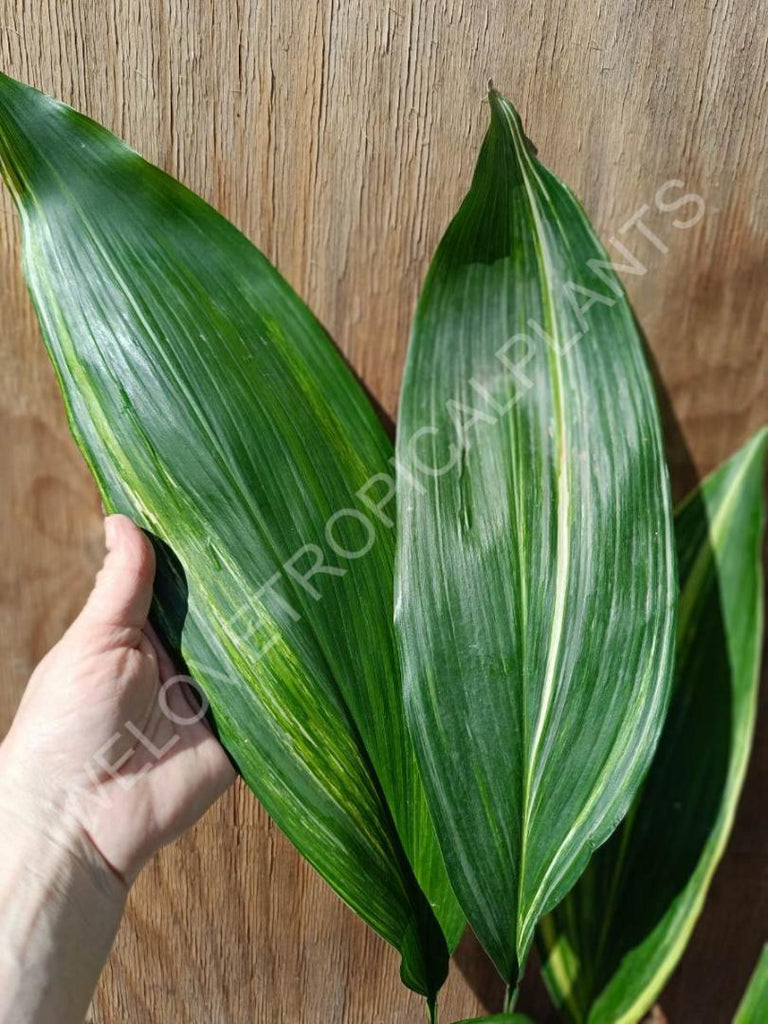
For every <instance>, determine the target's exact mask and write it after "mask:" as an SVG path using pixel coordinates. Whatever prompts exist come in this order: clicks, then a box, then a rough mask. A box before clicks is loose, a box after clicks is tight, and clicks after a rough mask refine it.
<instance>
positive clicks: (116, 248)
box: [0, 76, 462, 1000]
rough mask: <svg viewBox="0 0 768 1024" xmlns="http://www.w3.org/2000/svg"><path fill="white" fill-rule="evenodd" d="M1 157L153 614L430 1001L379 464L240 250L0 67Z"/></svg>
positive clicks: (429, 847)
mask: <svg viewBox="0 0 768 1024" xmlns="http://www.w3.org/2000/svg"><path fill="white" fill-rule="evenodd" d="M0 161H1V163H2V172H3V176H4V178H5V181H6V182H7V184H8V186H9V187H10V189H11V191H12V193H13V197H14V199H15V202H16V205H17V207H18V211H19V215H20V218H21V222H22V225H23V259H24V270H25V274H26V278H27V282H28V284H29V289H30V292H31V294H32V298H33V301H34V303H35V306H36V309H37V313H38V316H39V319H40V323H41V326H42V329H43V334H44V338H45V342H46V344H47V346H48V350H49V352H50V355H51V359H52V361H53V364H54V367H55V369H56V372H57V374H58V378H59V382H60V384H61V388H62V391H63V394H64V400H65V403H66V407H67V412H68V415H69V420H70V425H71V428H72V431H73V433H74V435H75V438H76V439H77V442H78V444H79V445H80V447H81V449H82V451H83V454H84V455H85V458H86V460H87V461H88V464H89V466H90V468H91V470H92V472H93V474H94V476H95V478H96V480H97V482H98V485H99V488H100V490H101V493H102V496H103V499H104V503H105V505H106V507H107V508H108V509H109V510H118V511H121V512H124V513H127V514H128V515H130V516H132V517H133V518H134V519H136V520H137V521H138V522H139V523H140V525H142V526H143V527H144V528H145V529H147V530H148V531H150V532H151V533H152V534H153V535H154V536H155V537H156V538H157V541H158V548H159V549H160V552H161V559H160V573H159V577H158V586H157V603H156V607H155V612H154V615H155V620H156V622H157V624H158V626H159V627H160V629H161V633H162V635H163V637H164V639H165V641H166V643H167V644H168V645H169V646H170V647H171V648H172V650H173V652H174V654H175V655H176V656H177V658H180V659H181V660H183V662H184V663H186V665H187V666H188V668H189V671H190V672H191V674H192V675H193V676H194V678H195V679H196V680H197V681H198V683H199V684H200V685H201V686H202V687H203V689H204V691H205V693H206V694H207V696H208V699H209V701H210V705H211V709H212V715H213V719H214V721H215V724H216V727H217V728H218V731H219V734H220V736H221V738H222V740H223V742H224V743H225V745H226V746H227V748H228V750H229V751H230V753H231V755H232V757H233V759H234V760H235V762H236V763H237V766H238V768H239V769H240V771H241V772H242V774H243V776H244V778H245V780H246V781H247V782H248V784H249V785H250V786H251V788H252V789H253V790H254V792H255V793H256V794H257V795H258V796H259V798H260V799H261V801H262V802H263V803H264V805H265V806H266V808H267V809H268V810H269V812H270V814H271V815H272V816H273V817H274V819H275V820H276V821H277V823H278V824H279V825H280V827H281V828H282V829H283V830H284V831H285V832H286V833H287V835H288V836H289V837H290V838H291V839H292V841H293V842H294V843H295V844H296V846H297V847H298V848H299V850H300V851H301V852H302V853H303V854H304V856H305V857H307V858H308V860H309V861H310V862H311V863H312V864H313V865H314V866H315V867H316V868H317V870H318V871H319V872H320V873H321V874H322V875H323V876H324V878H326V879H327V881H328V882H329V883H330V884H331V885H332V886H333V887H334V889H335V890H336V891H337V892H338V893H339V895H340V896H341V897H342V898H343V899H344V900H346V901H347V903H349V905H350V906H351V907H352V908H353V909H354V910H356V911H357V912H358V913H359V914H360V915H361V916H362V917H363V918H364V919H365V920H366V921H367V922H368V923H369V924H370V925H371V926H372V927H373V928H375V929H376V931H377V932H379V934H380V935H382V936H383V937H384V938H385V939H387V940H388V941H389V942H391V943H392V944H393V945H394V946H396V947H397V949H399V950H400V952H401V954H402V957H403V964H402V976H403V979H404V981H405V982H406V984H408V985H410V986H411V987H412V988H414V989H416V990H417V991H420V992H422V993H424V994H425V995H427V996H428V997H429V998H430V1000H433V999H434V995H435V992H436V990H437V988H438V987H439V985H440V984H441V982H442V980H443V978H444V976H445V972H446V969H447V951H446V943H445V941H444V939H443V935H442V933H441V930H440V927H439V926H438V922H437V920H436V917H437V918H438V919H439V920H440V922H441V924H442V927H443V929H444V931H445V935H446V937H447V940H448V943H449V945H453V944H454V943H455V941H456V940H457V938H458V935H459V933H460V931H461V927H462V918H461V914H460V912H459V911H458V908H457V905H456V902H455V899H454V897H453V894H452V892H451V890H450V887H449V885H448V882H447V878H446V875H445V870H444V867H443V864H442V859H441V857H440V852H439V849H438V846H437V843H436V840H435V837H434V830H433V827H432V824H431V821H430V817H429V814H428V811H427V807H426V802H425V798H424V793H423V789H422V785H421V783H420V781H419V776H418V773H417V771H416V766H415V758H414V754H413V751H412V747H411V744H410V741H409V739H408V734H407V729H406V727H405V721H404V714H403V708H402V698H401V681H400V673H399V668H398V663H397V655H396V648H395V642H394V627H393V624H392V603H393V573H394V568H393V565H394V531H393V528H392V527H393V523H392V519H391V515H392V510H393V504H394V503H393V502H392V503H388V501H387V496H388V492H391V491H392V489H393V484H392V481H391V475H392V467H391V466H390V465H389V460H390V459H391V457H392V450H391V445H390V442H389V441H388V439H387V437H386V436H385V434H384V432H383V430H382V427H381V426H380V424H379V422H378V420H377V418H376V415H375V414H374V412H373V410H372V408H371V406H370V404H369V402H368V401H367V399H366V397H365V395H364V394H363V392H362V390H361V388H360V387H359V386H358V384H357V382H356V381H355V379H354V377H353V376H352V374H351V373H350V372H349V370H348V369H347V367H346V366H345V364H344V362H343V360H342V359H341V358H340V356H339V354H338V353H337V352H336V350H335V349H334V347H333V345H332V344H331V343H330V341H329V339H328V337H327V335H326V334H325V332H324V330H323V329H322V328H321V326H320V325H319V324H318V322H317V321H316V320H315V318H314V317H313V316H312V314H311V313H310V312H309V310H308V309H307V308H306V306H304V304H303V303H302V302H301V301H300V300H299V299H298V297H297V296H296V295H295V294H294V292H293V291H292V290H291V288H290V287H289V286H288V285H287V284H286V282H285V281H284V280H283V279H282V278H281V277H280V276H279V274H278V273H277V271H276V270H275V269H274V268H273V267H272V266H271V265H270V263H269V262H268V261H267V260H266V259H265V258H264V256H263V255H262V254H261V253H260V252H259V251H258V250H257V249H255V248H254V246H253V245H252V244H251V243H250V242H249V241H248V240H247V239H246V238H244V237H243V236H242V235H241V234H240V233H239V232H238V231H237V230H236V229H235V228H234V227H233V226H232V225H231V224H229V223H228V222H227V221H226V220H224V218H223V217H221V216H219V214H217V213H216V212H215V211H214V210H213V209H211V208H210V207H209V206H208V205H207V204H206V203H204V202H203V201H202V200H201V199H199V198H198V197H197V196H195V195H193V194H192V193H191V192H189V191H188V190H187V189H185V188H184V187H182V186H181V185H180V184H179V183H178V182H176V181H174V180H173V179H172V178H170V177H168V176H167V175H165V174H164V173H162V172H161V171H160V170H158V169H157V168H155V167H152V166H151V165H150V164H148V163H146V162H145V161H144V160H142V159H141V157H140V156H139V155H138V154H137V153H135V152H134V151H133V150H131V149H129V148H128V147H127V146H126V145H124V144H123V143H122V142H120V141H119V140H118V139H116V138H114V136H112V135H110V134H109V133H108V132H107V131H106V130H105V129H103V128H101V127H100V126H99V125H97V124H95V123H94V122H92V121H90V120H88V119H87V118H85V117H83V116H82V115H81V114H78V113H77V112H75V111H74V110H72V109H70V108H68V107H65V106H63V105H62V104H60V103H56V102H54V101H53V100H51V99H48V98H47V97H45V96H43V95H42V94H40V93H38V92H36V91H35V90H32V89H30V88H28V87H26V86H24V85H22V84H20V83H18V82H14V81H13V80H11V79H10V78H7V77H5V76H0Z"/></svg>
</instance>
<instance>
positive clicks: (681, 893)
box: [540, 430, 768, 1024]
mask: <svg viewBox="0 0 768 1024" xmlns="http://www.w3.org/2000/svg"><path fill="white" fill-rule="evenodd" d="M767 448H768V430H762V431H760V433H758V434H757V435H755V437H753V438H752V440H751V441H749V443H748V444H746V445H745V446H744V447H743V448H742V449H741V450H740V451H739V452H737V453H736V455H734V456H733V457H732V458H731V459H729V460H728V461H727V462H725V463H724V464H723V465H722V466H720V467H719V468H718V469H717V470H716V471H715V472H714V473H713V474H712V475H711V476H710V477H708V478H707V479H706V480H705V481H704V482H703V484H702V485H701V486H700V487H699V488H698V489H697V490H696V491H694V492H693V494H691V495H690V497H689V498H688V499H687V500H686V501H685V502H684V503H683V505H682V506H681V507H680V508H679V510H678V512H677V516H676V537H677V551H678V559H679V570H680V619H679V624H678V640H677V657H676V666H675V683H674V690H673V698H672V702H671V704H670V710H669V714H668V716H667V720H666V723H665V725H664V731H663V733H662V738H661V742H660V744H659V748H658V751H657V753H656V757H655V758H654V761H653V765H652V767H651V770H650V772H649V774H648V778H647V780H646V782H645V783H644V785H643V788H642V791H641V793H640V795H639V796H638V798H637V800H636V802H635V804H634V805H633V807H632V809H631V811H630V813H629V814H628V815H627V817H626V819H625V821H624V823H623V824H622V826H621V828H620V829H619V830H618V831H617V832H616V834H615V835H614V836H613V837H612V838H611V840H610V841H609V842H608V843H606V844H605V846H603V847H602V848H601V849H600V850H598V851H597V853H596V854H595V856H594V858H593V859H592V861H591V863H590V865H589V867H588V869H587V871H586V872H585V874H584V875H583V877H582V879H581V880H580V881H579V883H578V885H577V886H576V888H575V889H574V890H573V891H572V892H571V893H570V895H569V896H568V897H567V898H566V899H565V901H564V902H563V903H562V904H561V905H560V906H559V907H557V908H556V910H555V911H554V912H553V913H552V914H551V915H550V916H549V917H548V918H546V919H545V920H544V921H543V922H542V925H541V930H540V934H541V938H542V943H543V947H544V950H545V959H544V973H545V977H546V979H547V983H548V985H549V988H550V991H551V992H552V994H553V996H554V998H555V1001H556V1002H557V1003H558V1004H559V1005H561V1006H562V1007H563V1008H564V1009H565V1010H566V1011H568V1013H569V1015H570V1017H571V1018H572V1019H573V1020H576V1021H588V1022H589V1024H633V1022H635V1021H639V1020H640V1019H641V1018H642V1016H643V1014H644V1013H645V1012H646V1011H647V1010H648V1009H649V1008H650V1007H651V1005H652V1004H653V1002H654V1000H655V999H656V997H657V996H658V994H659V992H660V991H661V989H662V987H663V985H664V983H665V981H666V980H667V978H668V977H669V975H670V974H671V973H672V971H673V969H674V967H675V965H676V964H677V962H678V960H679V959H680V957H681V955H682V953H683V950H684V949H685V946H686V944H687V942H688V939H689V938H690V935H691V932H692V931H693V927H694V925H695V923H696V920H697V918H698V916H699V914H700V912H701V909H702V906H703V904H704V899H705V897H706V894H707V889H708V888H709V883H710V881H711V879H712V875H713V873H714V871H715V868H716V867H717V864H718V862H719V861H720V858H721V856H722V854H723V850H724V849H725V844H726V842H727V840H728V836H729V834H730V831H731V826H732V824H733V818H734V813H735V810H736V804H737V801H738V798H739V794H740V793H741V788H742V785H743V782H744V775H745V772H746V767H747V760H748V758H749V752H750V748H751V743H752V734H753V731H754V724H755V714H756V710H757V688H758V681H759V669H760V653H761V649H762V638H763V580H762V569H761V544H762V534H763V525H764V519H765V502H764V495H763V480H764V470H765V454H766V449H767Z"/></svg>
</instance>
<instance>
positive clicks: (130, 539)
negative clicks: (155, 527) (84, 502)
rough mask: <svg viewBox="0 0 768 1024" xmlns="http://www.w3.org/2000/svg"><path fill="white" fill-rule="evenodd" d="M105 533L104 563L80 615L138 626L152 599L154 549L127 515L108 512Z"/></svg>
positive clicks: (107, 623)
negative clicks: (109, 514)
mask: <svg viewBox="0 0 768 1024" xmlns="http://www.w3.org/2000/svg"><path fill="white" fill-rule="evenodd" d="M104 533H105V538H106V544H107V553H106V556H105V558H104V564H103V565H102V567H101V569H100V570H99V573H98V575H97V577H96V583H95V584H94V588H93V590H92V591H91V594H90V596H89V598H88V600H87V602H86V604H85V607H84V608H83V611H82V612H81V613H80V619H81V620H85V621H87V622H88V623H89V624H94V625H103V626H112V627H120V628H128V629H141V628H142V627H143V626H144V624H145V622H146V620H147V615H148V614H149V606H150V604H151V602H152V584H153V582H154V579H155V552H154V550H153V548H152V545H151V544H150V542H149V540H148V539H147V538H146V537H145V536H144V534H143V533H142V532H141V530H140V529H139V528H138V526H136V525H135V524H134V523H132V522H131V520H130V519H128V518H127V516H121V515H114V516H107V518H106V519H105V520H104Z"/></svg>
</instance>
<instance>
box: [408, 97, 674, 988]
mask: <svg viewBox="0 0 768 1024" xmlns="http://www.w3.org/2000/svg"><path fill="white" fill-rule="evenodd" d="M490 102H491V125H490V128H489V130H488V134H487V136H486V139H485V142H484V144H483V147H482V151H481V153H480V157H479V161H478V164H477V168H476V171H475V175H474V178H473V181H472V186H471V189H470V191H469V194H468V195H467V197H466V199H465V200H464V202H463V204H462V206H461V208H460V210H459V212H458V214H457V215H456V217H455V219H454V220H453V222H452V224H451V225H450V227H449V228H448V231H447V233H446V235H445V237H444V238H443V240H442V241H441V243H440V245H439V248H438V250H437V253H436V255H435V258H434V260H433V263H432V266H431V267H430V270H429V274H428V276H427V280H426V282H425V285H424V289H423V292H422V295H421V298H420V301H419V306H418V310H417V313H416V318H415V322H414V326H413V331H412V336H411V343H410V350H409V354H408V361H407V367H406V374H405V380H404V385H403V391H402V398H401V406H400V420H399V426H398V441H397V454H398V465H399V469H400V472H399V476H398V562H397V574H396V575H397V579H396V613H395V615H396V625H397V630H398V634H399V641H400V645H401V652H402V657H403V663H404V669H405V674H404V686H405V695H406V708H407V713H408V718H409V725H410V727H411V733H412V735H413V737H414V740H415V743H416V748H417V752H418V755H419V757H420V763H421V768H422V772H423V775H424V779H425V782H426V787H427V794H428V799H429V803H430V807H431V809H432V814H433V817H434V819H435V822H436V825H437V831H438V837H439V840H440V844H441V847H442V850H443V854H444V857H445V860H446V865H447V867H448V873H449V875H450V878H451V881H452V883H453V887H454V890H455V892H456V894H457V896H458V897H459V902H460V903H461V905H462V908H463V910H464V911H465V913H466V915H467V917H468V919H469V921H470V923H471V925H472V927H473V929H474V931H475V933H476V934H477V936H478V938H479V939H480V941H481V942H482V943H483V945H484V946H485V948H486V949H487V951H488V952H489V953H490V955H491V956H492V958H493V960H494V961H495V963H496V965H497V967H498V969H499V971H500V972H501V974H502V976H503V977H504V978H505V979H506V980H507V982H508V983H510V984H512V985H514V984H515V983H516V981H517V978H518V974H519V971H520V969H521V965H522V964H523V962H524V960H525V958H526V954H527V952H528V949H529V946H530V943H531V939H532V936H533V933H534V928H535V925H536V922H537V920H538V919H539V918H540V917H541V916H542V915H543V914H544V913H545V912H546V911H548V910H550V909H551V908H552V907H553V906H554V905H555V904H556V903H557V902H559V900H560V899H561V898H562V897H563V896H564V895H565V893H566V892H567V891H568V889H569V888H570V887H571V886H572V885H573V883H574V882H575V881H576V879H577V878H578V877H579V875H580V873H581V872H582V870H583V869H584V867H585V866H586V863H587V861H588V859H589V856H590V854H591V852H592V851H593V849H594V848H595V847H596V846H598V845H599V844H600V843H602V842H603V841H604V840H605V839H607V837H608V836H609V835H610V833H611V832H612V831H613V829H614V828H615V827H616V825H617V824H618V822H619V821H620V820H621V818H622V816H623V814H624V813H625V812H626V810H627V808H628V806H629V804H630V802H631V800H632V798H633V796H634V794H635V791H636V790H637V787H638V786H639V784H640V782H641V780H642V778H643V775H644V773H645V771H646V769H647V767H648V764H649V762H650V758H651V756H652V754H653V750H654V747H655V744H656V740H657V737H658V734H659V730H660V728H661V723H662V720H663V716H664V711H665V707H666V703H667V698H668V691H669V681H670V675H671V661H672V650H673V640H674V621H675V605H676V580H675V567H674V545H673V537H672V513H671V507H670V498H669V488H668V479H667V470H666V466H665V462H664V454H663V449H662V437H661V430H660V425H659V417H658V412H657V408H656V402H655V397H654V394H653V388H652V384H651V380H650V376H649V373H648V369H647V366H646V364H645V360H644V356H643V351H642V346H641V342H640V338H639V337H638V333H637V329H636V327H635V324H634V321H633V317H632V312H631V310H630V308H629V305H628V303H627V300H626V297H625V295H624V292H623V289H622V287H621V285H620V284H619V282H618V280H617V278H616V277H615V274H614V273H613V272H612V270H611V268H610V265H609V261H608V258H607V256H606V254H605V252H604V250H603V248H602V246H601V245H600V243H599V241H598V240H597V238H596V236H595V234H594V232H593V230H592V228H591V227H590V225H589V222H588V221H587V218H586V216H585V214H584V212H583V210H582V208H581V207H580V205H579V204H578V202H577V201H576V199H575V198H574V197H573V196H572V194H571V193H570V192H569V191H568V189H567V188H566V187H565V186H564V185H563V184H562V183H561V182H560V181H559V180H558V179H557V178H555V177H554V176H553V175H552V174H551V173H550V172H549V171H547V170H546V168H545V167H544V166H543V165H542V164H541V163H540V162H539V161H538V160H537V159H536V157H535V156H534V154H533V152H532V148H531V146H530V144H529V143H528V142H527V140H526V139H525V136H524V134H523V131H522V127H521V125H520V121H519V118H518V115H517V113H516V112H515V111H514V109H513V108H512V107H511V105H510V104H509V103H508V102H506V101H505V100H504V99H502V98H501V97H500V96H499V95H498V94H497V93H495V92H492V93H491V96H490Z"/></svg>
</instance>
